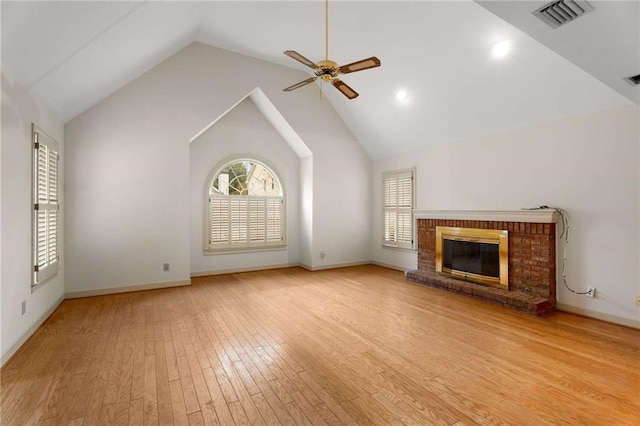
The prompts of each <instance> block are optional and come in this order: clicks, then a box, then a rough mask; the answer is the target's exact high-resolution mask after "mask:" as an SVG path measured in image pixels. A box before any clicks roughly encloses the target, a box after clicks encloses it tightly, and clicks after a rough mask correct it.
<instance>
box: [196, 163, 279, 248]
mask: <svg viewBox="0 0 640 426" xmlns="http://www.w3.org/2000/svg"><path fill="white" fill-rule="evenodd" d="M207 199H208V203H209V206H208V210H207V211H208V217H207V228H208V230H207V236H206V238H205V252H210V253H215V252H217V251H236V250H240V251H243V250H251V249H266V248H280V247H284V246H285V245H286V240H285V235H284V229H285V227H284V221H285V214H284V213H285V204H284V201H285V200H284V193H283V190H282V186H281V184H280V181H279V179H278V177H277V176H276V174H275V173H274V172H273V171H272V170H271V169H270V168H269V167H268V166H267V165H265V164H263V163H261V162H259V161H256V160H253V159H240V160H234V161H231V162H229V163H227V164H225V165H224V166H222V167H221V168H220V169H219V170H217V171H216V173H215V174H214V175H213V179H212V180H211V182H210V183H209V185H208V190H207Z"/></svg>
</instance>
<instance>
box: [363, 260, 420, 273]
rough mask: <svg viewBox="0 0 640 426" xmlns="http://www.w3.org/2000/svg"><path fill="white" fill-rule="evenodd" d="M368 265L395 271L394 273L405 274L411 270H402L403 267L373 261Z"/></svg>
mask: <svg viewBox="0 0 640 426" xmlns="http://www.w3.org/2000/svg"><path fill="white" fill-rule="evenodd" d="M369 263H370V264H372V265H376V266H382V267H383V268H388V269H395V270H396V271H400V272H404V273H406V272H407V271H411V270H412V269H406V268H403V267H401V266H398V265H392V264H390V263H384V262H378V261H375V260H372V261H371V262H369Z"/></svg>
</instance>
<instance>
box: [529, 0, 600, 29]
mask: <svg viewBox="0 0 640 426" xmlns="http://www.w3.org/2000/svg"><path fill="white" fill-rule="evenodd" d="M592 10H593V6H591V5H590V4H589V3H587V2H586V1H583V0H560V1H554V2H552V3H548V4H546V5H544V6H542V7H541V8H540V9H538V10H536V11H535V12H533V14H534V15H536V16H537V17H538V18H540V19H541V20H542V21H543V22H544V23H545V24H547V25H549V26H550V27H551V28H553V29H556V28H558V27H561V26H562V25H565V24H568V23H569V22H571V21H574V20H576V19H578V18H579V17H581V16H582V15H584V14H585V13H588V12H591V11H592Z"/></svg>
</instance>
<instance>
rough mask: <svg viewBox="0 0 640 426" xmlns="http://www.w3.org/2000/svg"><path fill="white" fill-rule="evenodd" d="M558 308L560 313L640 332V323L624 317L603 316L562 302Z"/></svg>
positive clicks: (557, 303)
mask: <svg viewBox="0 0 640 426" xmlns="http://www.w3.org/2000/svg"><path fill="white" fill-rule="evenodd" d="M556 308H557V309H558V310H559V311H564V312H569V313H572V314H578V315H582V316H584V317H589V318H595V319H599V320H601V321H606V322H610V323H613V324H619V325H624V326H625V327H631V328H637V329H639V330H640V321H636V320H632V319H629V318H623V317H619V316H616V315H610V314H603V313H601V312H596V311H592V310H590V309H584V308H577V307H575V306H571V305H565V304H564V303H560V302H556Z"/></svg>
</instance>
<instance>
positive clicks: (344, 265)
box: [300, 260, 371, 271]
mask: <svg viewBox="0 0 640 426" xmlns="http://www.w3.org/2000/svg"><path fill="white" fill-rule="evenodd" d="M362 265H371V261H370V260H362V261H360V262H348V263H333V264H331V265H319V266H310V265H306V264H304V263H301V264H300V267H302V268H304V269H306V270H308V271H322V270H324V269H337V268H348V267H350V266H362Z"/></svg>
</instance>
